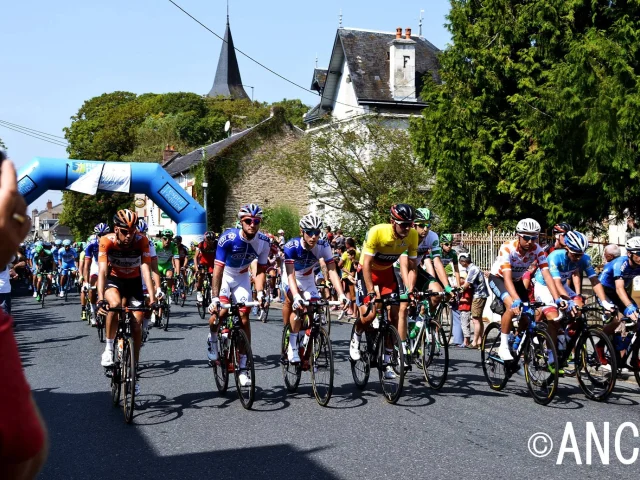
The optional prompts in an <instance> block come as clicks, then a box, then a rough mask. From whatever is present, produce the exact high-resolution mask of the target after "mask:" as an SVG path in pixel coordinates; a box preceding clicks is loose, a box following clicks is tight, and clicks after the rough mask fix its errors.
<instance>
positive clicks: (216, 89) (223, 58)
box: [207, 7, 249, 100]
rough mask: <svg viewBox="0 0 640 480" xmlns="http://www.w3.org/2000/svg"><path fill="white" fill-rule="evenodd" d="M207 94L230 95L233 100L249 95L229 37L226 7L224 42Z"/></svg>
mask: <svg viewBox="0 0 640 480" xmlns="http://www.w3.org/2000/svg"><path fill="white" fill-rule="evenodd" d="M207 96H208V97H217V96H223V97H230V98H231V99H233V100H238V99H242V98H247V99H248V98H249V95H247V92H245V91H244V88H243V87H242V79H241V78H240V68H239V67H238V59H237V58H236V51H235V49H234V48H233V38H232V37H231V29H230V28H229V10H228V7H227V28H226V30H225V32H224V42H222V49H221V50H220V59H219V60H218V68H217V70H216V77H215V80H214V81H213V87H211V90H210V91H209V93H208V94H207Z"/></svg>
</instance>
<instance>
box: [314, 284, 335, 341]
mask: <svg viewBox="0 0 640 480" xmlns="http://www.w3.org/2000/svg"><path fill="white" fill-rule="evenodd" d="M327 283H328V285H327ZM317 287H318V292H321V293H320V294H321V295H322V296H324V292H325V289H327V290H329V295H328V298H335V295H336V289H335V287H334V286H333V285H332V284H331V283H330V282H327V281H325V280H321V281H320V282H318V283H317ZM332 305H334V304H333V303H332V304H329V303H327V304H326V305H325V306H324V310H323V311H322V312H321V313H322V317H321V318H320V321H321V322H322V326H323V327H324V329H325V330H326V331H327V335H329V336H331V306H332ZM337 305H341V304H340V303H338V304H337Z"/></svg>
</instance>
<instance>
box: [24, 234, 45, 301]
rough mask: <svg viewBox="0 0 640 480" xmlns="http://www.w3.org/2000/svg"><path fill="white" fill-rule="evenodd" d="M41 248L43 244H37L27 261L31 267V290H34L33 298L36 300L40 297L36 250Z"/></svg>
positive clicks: (32, 248)
mask: <svg viewBox="0 0 640 480" xmlns="http://www.w3.org/2000/svg"><path fill="white" fill-rule="evenodd" d="M41 246H42V242H40V241H37V242H35V243H34V244H33V245H32V246H31V248H30V249H29V253H28V255H27V259H28V260H29V267H30V268H31V276H32V281H31V288H32V289H33V298H36V297H37V296H38V288H37V285H38V275H37V273H38V265H36V249H37V248H38V247H41Z"/></svg>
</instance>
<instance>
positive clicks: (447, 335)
mask: <svg viewBox="0 0 640 480" xmlns="http://www.w3.org/2000/svg"><path fill="white" fill-rule="evenodd" d="M443 302H444V300H443ZM435 320H436V321H437V322H438V323H439V324H440V325H441V326H442V332H443V333H444V340H445V342H446V343H447V344H448V343H449V341H450V340H451V331H452V328H453V311H452V310H451V306H450V305H449V304H448V303H444V304H443V305H442V309H441V310H440V313H439V314H438V317H437V318H436V319H435Z"/></svg>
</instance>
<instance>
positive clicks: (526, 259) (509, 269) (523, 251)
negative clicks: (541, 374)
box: [489, 218, 566, 361]
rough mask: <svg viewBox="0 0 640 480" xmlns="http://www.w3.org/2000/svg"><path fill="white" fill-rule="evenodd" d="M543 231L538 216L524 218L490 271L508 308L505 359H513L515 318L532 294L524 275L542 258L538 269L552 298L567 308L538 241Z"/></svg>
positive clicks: (492, 283) (503, 343)
mask: <svg viewBox="0 0 640 480" xmlns="http://www.w3.org/2000/svg"><path fill="white" fill-rule="evenodd" d="M540 230H541V228H540V224H539V223H538V222H537V221H535V220H534V219H532V218H525V219H522V220H520V221H519V222H518V225H517V226H516V233H517V238H516V239H515V240H511V241H508V242H505V243H503V244H502V246H501V247H500V251H499V252H498V257H497V258H496V261H495V262H494V264H493V267H492V268H491V273H490V274H489V287H491V290H492V291H493V293H494V294H495V295H496V296H497V297H498V298H500V300H502V303H503V304H504V306H505V308H506V310H505V312H504V313H503V314H502V320H501V332H502V335H501V342H500V348H499V349H498V355H500V358H501V359H502V360H505V361H507V360H513V356H512V355H511V352H510V351H509V342H508V336H509V332H510V331H511V322H512V320H513V318H514V317H515V316H517V315H519V314H520V311H521V308H522V302H528V301H529V293H528V291H527V289H526V287H525V286H524V284H523V283H522V276H523V275H524V273H525V272H526V271H527V269H528V268H529V266H530V265H531V264H532V263H533V262H534V261H536V260H537V261H538V270H539V271H540V272H541V273H540V274H541V275H542V278H543V279H544V281H545V283H546V284H547V286H548V288H549V291H550V293H551V298H552V299H553V300H554V301H555V303H556V305H558V306H561V307H562V308H565V307H566V303H565V302H564V300H563V299H562V298H560V296H559V295H558V291H557V289H556V287H555V283H554V281H553V279H552V278H551V273H549V263H548V262H547V257H546V255H545V254H544V251H543V250H542V248H541V247H540V245H538V243H537V241H538V236H539V235H540ZM519 328H521V329H522V328H523V325H519Z"/></svg>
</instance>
